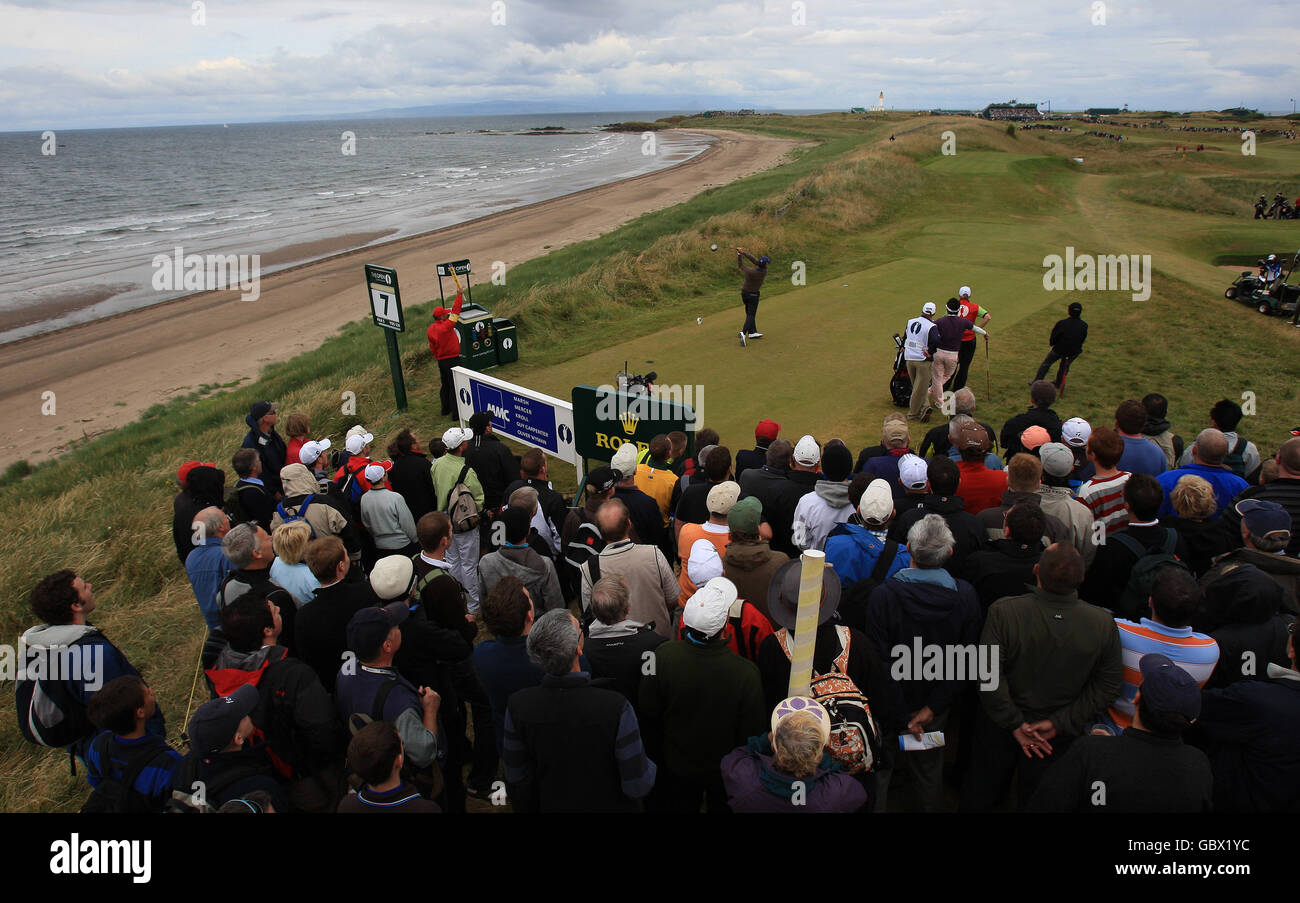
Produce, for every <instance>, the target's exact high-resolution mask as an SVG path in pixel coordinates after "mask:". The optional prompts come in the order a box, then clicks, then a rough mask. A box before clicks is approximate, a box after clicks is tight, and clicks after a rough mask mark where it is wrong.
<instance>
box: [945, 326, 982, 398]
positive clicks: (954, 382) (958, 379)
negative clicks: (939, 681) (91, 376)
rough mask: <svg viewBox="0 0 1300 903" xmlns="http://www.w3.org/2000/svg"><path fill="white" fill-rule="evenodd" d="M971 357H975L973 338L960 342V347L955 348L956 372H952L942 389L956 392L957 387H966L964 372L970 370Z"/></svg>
mask: <svg viewBox="0 0 1300 903" xmlns="http://www.w3.org/2000/svg"><path fill="white" fill-rule="evenodd" d="M973 357H975V340H974V339H971V340H970V341H969V342H962V343H961V347H959V348H958V349H957V372H956V373H954V374H953V376H952V379H950V380H949V381H948V384H947V385H945V386H944V389H946V390H950V391H953V392H956V391H957V390H958V389H964V388H966V374H967V373H969V372H970V362H971V359H972V358H973Z"/></svg>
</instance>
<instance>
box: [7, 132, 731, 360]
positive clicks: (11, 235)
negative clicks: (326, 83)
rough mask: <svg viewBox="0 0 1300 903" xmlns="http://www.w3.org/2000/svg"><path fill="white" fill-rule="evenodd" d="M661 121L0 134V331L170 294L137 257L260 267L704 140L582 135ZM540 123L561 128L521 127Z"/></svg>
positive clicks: (538, 194) (554, 187)
mask: <svg viewBox="0 0 1300 903" xmlns="http://www.w3.org/2000/svg"><path fill="white" fill-rule="evenodd" d="M663 115H666V114H665V113H664V112H654V113H590V114H580V115H575V114H553V115H547V114H542V115H516V116H461V117H429V118H413V119H372V120H329V121H317V122H293V123H256V124H229V125H205V126H175V127H162V128H130V129H95V130H60V131H57V132H56V133H55V134H54V135H53V136H49V135H45V136H43V135H42V134H40V133H35V132H26V133H22V132H11V133H5V134H0V186H2V187H0V209H2V210H3V214H2V215H0V343H4V342H10V341H14V340H16V339H19V338H23V337H26V336H30V335H35V334H38V333H41V332H46V331H49V330H52V329H57V328H60V327H62V326H67V325H71V324H73V323H79V322H85V321H88V320H93V319H98V318H101V317H105V316H110V315H112V314H115V313H120V312H122V311H125V310H130V309H133V308H138V307H145V306H148V305H151V304H157V303H159V302H162V301H166V300H169V299H171V298H176V297H180V296H182V295H185V294H188V293H189V292H188V291H186V290H185V289H184V288H183V287H176V288H171V289H170V290H169V289H168V287H166V286H165V287H164V288H163V289H162V290H159V289H158V288H156V287H155V286H154V284H153V276H154V273H155V270H154V267H153V260H154V257H155V255H158V254H164V255H167V256H168V257H169V258H170V257H171V256H172V255H173V254H174V252H175V249H176V248H178V247H179V248H182V249H183V253H184V254H186V255H190V254H199V255H209V254H221V255H227V254H234V255H253V254H258V255H261V275H267V274H269V273H271V272H274V271H275V270H276V269H282V268H284V267H287V266H293V265H296V264H299V263H303V262H305V261H307V260H311V259H315V258H319V257H324V256H328V255H331V254H336V253H340V252H342V251H345V250H349V249H351V248H355V247H364V246H365V245H368V244H374V243H376V242H381V241H390V240H393V239H396V238H403V237H406V236H410V235H416V234H419V233H422V232H429V231H431V230H434V229H440V228H443V227H446V226H450V225H454V224H456V223H461V222H465V221H468V220H472V219H477V218H478V217H481V216H485V215H488V214H491V213H498V212H501V211H504V210H508V209H510V208H512V207H517V206H521V205H524V204H530V203H534V202H536V201H541V200H546V199H549V198H555V197H559V196H561V195H565V194H569V193H571V192H574V191H579V190H581V189H584V188H590V187H592V186H595V185H602V184H606V183H609V182H614V181H618V180H620V179H625V178H629V177H631V176H636V175H640V174H643V173H646V172H652V171H654V170H657V169H663V168H665V167H668V166H671V165H674V164H676V163H679V162H681V161H682V160H685V159H688V158H690V157H692V156H694V155H695V154H698V153H700V152H701V151H703V150H704V149H705V148H706V147H707V146H708V141H707V139H706V138H705V137H704V136H668V135H665V134H662V133H660V134H656V135H655V145H656V146H655V148H654V151H655V152H654V153H653V154H647V153H643V142H642V138H641V135H640V133H625V132H601V131H598V130H597V127H598V126H600V125H603V124H605V123H609V122H619V121H632V120H641V121H645V120H653V119H655V118H658V117H659V116H663ZM547 126H559V127H561V130H560V132H559V133H555V134H530V133H527V130H529V129H542V128H545V127H547ZM345 132H346V133H350V135H351V136H352V140H351V141H349V140H348V137H349V136H347V135H345V134H344V133H345ZM349 144H350V145H351V146H350V147H349ZM43 146H45V147H46V148H49V147H50V146H53V149H54V151H55V153H54V154H52V155H47V154H43V153H42V147H43ZM349 149H350V150H354V151H355V152H354V153H345V152H344V151H345V150H349Z"/></svg>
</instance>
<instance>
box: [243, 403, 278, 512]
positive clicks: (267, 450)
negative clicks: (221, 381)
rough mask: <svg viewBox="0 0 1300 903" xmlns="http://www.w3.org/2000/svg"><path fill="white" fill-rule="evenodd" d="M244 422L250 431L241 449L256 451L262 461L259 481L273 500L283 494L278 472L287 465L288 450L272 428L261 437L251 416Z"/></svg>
mask: <svg viewBox="0 0 1300 903" xmlns="http://www.w3.org/2000/svg"><path fill="white" fill-rule="evenodd" d="M244 422H245V423H247V424H248V426H249V427H250V429H249V430H248V435H247V436H245V437H244V444H243V446H242V447H243V448H252V449H256V450H257V455H258V457H260V458H261V459H262V476H261V480H262V482H263V483H265V484H266V491H267V492H269V493H271V496H272V497H273V498H274V497H275V496H276V495H279V494H280V493H282V492H284V487H283V486H281V485H280V471H282V470H284V465H285V464H286V463H287V460H288V457H289V448H288V446H286V445H285V442H284V437H282V436H281V435H280V434H279V433H277V432H276V431H275V428H274V427H272V428H271V432H270V433H269V434H267V435H262V433H261V432H260V431H259V430H258V428H257V421H256V420H253V415H252V414H249V415H248V416H247V417H245V418H244Z"/></svg>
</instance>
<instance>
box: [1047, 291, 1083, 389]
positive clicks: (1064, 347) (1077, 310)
mask: <svg viewBox="0 0 1300 903" xmlns="http://www.w3.org/2000/svg"><path fill="white" fill-rule="evenodd" d="M1066 310H1067V312H1068V313H1069V314H1070V315H1069V316H1068V317H1066V318H1065V319H1064V320H1057V321H1056V325H1055V326H1053V327H1052V335H1051V337H1049V338H1048V340H1047V343H1048V344H1049V345H1051V346H1052V347H1051V350H1050V351H1048V352H1047V357H1045V358H1043V362H1042V363H1041V364H1039V366H1038V375H1037V376H1035V377H1034V379H1036V380H1038V379H1046V378H1047V371H1048V370H1050V369H1052V364H1054V363H1056V362H1057V361H1060V362H1061V366H1060V367H1059V368H1057V371H1056V379H1055V380H1054V381H1053V382H1054V383H1055V385H1056V388H1057V389H1058V390H1059V389H1061V388H1063V387H1064V385H1065V375H1066V374H1067V373H1069V372H1070V364H1072V363H1073V362H1074V359H1075V358H1076V357H1078V356H1079V355H1081V354H1083V343H1084V342H1085V341H1086V340H1087V338H1088V324H1087V323H1086V322H1084V320H1083V316H1082V315H1083V305H1082V304H1080V303H1079V302H1078V301H1075V302H1074V303H1073V304H1071V305H1070V306H1069V307H1068V308H1066Z"/></svg>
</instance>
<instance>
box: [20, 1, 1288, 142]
mask: <svg viewBox="0 0 1300 903" xmlns="http://www.w3.org/2000/svg"><path fill="white" fill-rule="evenodd" d="M205 2H206V5H205V15H206V25H203V26H196V25H194V24H193V23H192V21H191V15H190V4H189V3H188V2H184V0H177V2H170V3H158V2H152V0H0V18H3V20H4V21H5V22H6V28H5V31H4V33H3V34H0V59H2V60H4V61H5V66H6V68H4V69H2V70H0V98H3V99H4V101H5V102H4V104H3V105H0V128H33V127H44V126H45V125H46V124H51V123H52V124H62V125H63V126H64V127H68V126H77V125H128V124H132V123H135V122H145V121H147V122H157V121H176V122H189V121H211V120H212V119H226V120H231V121H234V120H237V119H249V118H259V117H264V116H269V115H273V114H277V113H280V112H283V111H300V112H309V113H323V112H348V111H359V110H366V109H373V108H375V107H376V106H405V105H412V106H415V105H422V104H430V103H443V102H455V101H468V100H493V99H510V98H533V99H538V100H545V99H547V98H554V99H557V100H558V99H565V100H572V99H575V98H578V99H581V98H583V97H586V98H589V99H591V100H592V102H593V103H594V102H596V101H599V100H602V99H608V98H617V97H619V96H621V95H636V96H637V97H646V96H653V95H657V94H658V95H664V96H705V95H706V96H710V97H734V98H736V103H737V104H738V105H743V106H765V105H768V106H770V105H781V106H786V107H808V108H828V107H837V106H846V107H847V106H851V105H856V104H861V103H863V102H864V101H868V100H871V99H873V98H874V97H875V96H876V93H877V92H878V91H880V90H884V92H885V96H886V100H887V102H889V103H890V104H891V105H892V104H907V105H909V106H917V107H929V106H970V107H978V106H983V105H984V104H985V103H988V102H989V101H993V100H1002V99H1006V98H1007V97H1010V96H1017V97H1023V96H1027V95H1032V96H1035V97H1049V96H1050V97H1052V98H1053V106H1054V108H1057V109H1062V108H1067V107H1074V108H1080V107H1083V106H1092V105H1101V104H1105V105H1110V104H1113V103H1129V104H1130V105H1131V106H1132V107H1134V108H1139V107H1143V106H1149V107H1160V108H1201V107H1206V106H1225V105H1235V104H1236V103H1239V102H1242V101H1244V102H1246V104H1247V105H1248V106H1257V107H1262V108H1266V109H1269V108H1272V109H1280V108H1282V107H1285V106H1287V105H1288V104H1289V100H1288V97H1289V95H1288V96H1287V97H1284V96H1282V95H1283V94H1284V93H1285V92H1286V91H1287V89H1286V88H1285V87H1283V86H1284V85H1286V84H1291V83H1294V82H1295V80H1296V76H1297V74H1300V72H1298V66H1297V63H1296V61H1295V59H1294V52H1293V49H1292V48H1294V46H1295V44H1296V38H1297V37H1300V32H1297V30H1296V29H1295V28H1294V27H1288V26H1286V25H1283V24H1280V23H1284V22H1289V21H1290V14H1289V12H1288V10H1289V7H1288V6H1286V5H1285V4H1282V3H1278V2H1274V0H1263V3H1262V4H1259V5H1256V6H1253V7H1252V8H1251V15H1250V16H1249V17H1245V16H1243V15H1242V14H1241V11H1240V10H1238V9H1234V8H1231V7H1224V6H1223V4H1222V3H1220V2H1217V0H1215V2H1211V0H1184V2H1182V3H1180V4H1179V5H1178V6H1177V7H1176V8H1174V7H1166V6H1163V5H1162V6H1155V5H1153V6H1143V5H1134V4H1128V3H1124V2H1121V0H1107V2H1106V14H1107V15H1106V24H1105V25H1104V26H1096V25H1093V24H1092V16H1093V10H1092V3H1091V2H1089V0H1045V2H1037V3H1035V2H1028V0H1019V2H1013V0H981V2H980V3H978V4H976V3H965V2H963V0H872V2H850V0H836V2H830V0H806V5H805V7H804V11H805V13H806V16H805V19H804V24H802V25H800V24H797V21H796V17H795V16H794V15H793V14H792V13H793V12H794V7H793V4H792V3H791V2H787V0H734V2H726V3H722V4H721V5H715V6H708V5H702V4H699V3H698V2H696V0H660V2H653V3H652V2H644V0H639V2H638V0H498V2H499V3H500V4H501V5H500V6H497V5H496V4H495V3H494V2H493V0H474V2H472V3H464V2H454V3H453V2H450V0H443V2H428V0H371V2H368V3H365V4H354V5H348V4H342V3H325V4H321V3H319V2H309V0H205ZM494 12H496V13H503V14H504V24H502V25H494V24H493V14H494ZM498 19H500V16H498ZM1256 23H1259V24H1256ZM142 116H147V118H142Z"/></svg>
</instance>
